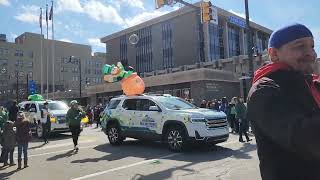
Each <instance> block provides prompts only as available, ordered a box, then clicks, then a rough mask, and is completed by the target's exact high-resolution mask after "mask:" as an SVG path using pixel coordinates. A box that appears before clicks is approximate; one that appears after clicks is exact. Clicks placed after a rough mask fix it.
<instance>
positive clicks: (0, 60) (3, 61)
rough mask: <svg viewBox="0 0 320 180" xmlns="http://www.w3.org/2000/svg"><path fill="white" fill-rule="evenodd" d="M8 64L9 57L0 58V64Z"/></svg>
mask: <svg viewBox="0 0 320 180" xmlns="http://www.w3.org/2000/svg"><path fill="white" fill-rule="evenodd" d="M7 65H8V59H0V66H1V67H3V66H7Z"/></svg>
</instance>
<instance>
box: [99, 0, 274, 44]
mask: <svg viewBox="0 0 320 180" xmlns="http://www.w3.org/2000/svg"><path fill="white" fill-rule="evenodd" d="M194 5H195V6H198V7H199V5H200V3H199V2H198V3H195V4H194ZM215 7H216V8H217V9H218V13H219V15H220V16H225V17H229V16H230V15H232V16H235V17H237V18H239V19H242V20H243V21H245V19H244V18H242V17H240V16H238V15H236V14H233V13H231V12H229V11H226V10H224V9H221V8H219V7H217V6H215ZM194 11H195V10H194V9H192V8H189V7H182V8H180V9H178V10H175V11H172V12H169V13H167V14H164V15H162V16H159V17H156V18H153V19H150V20H148V21H145V22H143V23H140V24H137V25H135V26H132V27H129V28H126V29H124V30H121V31H119V32H116V33H113V34H110V35H108V36H105V37H102V38H101V39H100V42H101V43H106V42H107V41H109V40H111V39H114V38H118V37H120V36H123V35H126V34H130V33H132V32H134V31H137V30H139V29H142V28H144V27H147V26H151V25H154V24H158V23H161V22H164V21H167V20H169V19H172V18H175V17H178V16H181V15H184V14H187V13H190V12H194ZM250 25H251V27H253V28H255V29H258V30H262V31H264V32H267V33H270V34H271V33H272V30H271V29H269V28H266V27H263V26H261V25H259V24H257V23H255V22H253V21H250Z"/></svg>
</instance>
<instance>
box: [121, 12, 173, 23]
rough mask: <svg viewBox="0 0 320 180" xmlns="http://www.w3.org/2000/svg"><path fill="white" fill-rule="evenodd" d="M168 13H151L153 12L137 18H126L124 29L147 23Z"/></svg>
mask: <svg viewBox="0 0 320 180" xmlns="http://www.w3.org/2000/svg"><path fill="white" fill-rule="evenodd" d="M167 13H169V11H157V10H156V11H153V12H143V13H141V14H139V15H137V16H134V17H129V18H126V19H125V20H124V21H125V27H131V26H134V25H137V24H140V23H143V22H145V21H148V20H150V19H153V18H156V17H159V16H162V15H164V14H167Z"/></svg>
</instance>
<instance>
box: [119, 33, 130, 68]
mask: <svg viewBox="0 0 320 180" xmlns="http://www.w3.org/2000/svg"><path fill="white" fill-rule="evenodd" d="M120 61H121V62H123V63H128V45H127V36H126V35H123V36H121V37H120Z"/></svg>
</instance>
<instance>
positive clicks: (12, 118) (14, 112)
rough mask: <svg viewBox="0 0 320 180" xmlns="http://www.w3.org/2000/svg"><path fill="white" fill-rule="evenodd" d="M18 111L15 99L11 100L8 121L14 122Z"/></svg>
mask: <svg viewBox="0 0 320 180" xmlns="http://www.w3.org/2000/svg"><path fill="white" fill-rule="evenodd" d="M18 111H19V108H18V106H17V101H13V102H12V105H11V107H10V108H9V120H10V121H12V122H16V120H17V114H18Z"/></svg>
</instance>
